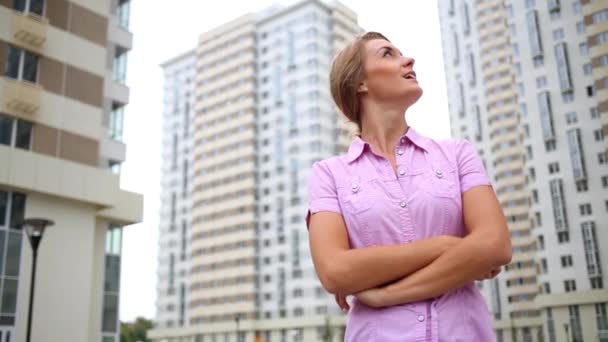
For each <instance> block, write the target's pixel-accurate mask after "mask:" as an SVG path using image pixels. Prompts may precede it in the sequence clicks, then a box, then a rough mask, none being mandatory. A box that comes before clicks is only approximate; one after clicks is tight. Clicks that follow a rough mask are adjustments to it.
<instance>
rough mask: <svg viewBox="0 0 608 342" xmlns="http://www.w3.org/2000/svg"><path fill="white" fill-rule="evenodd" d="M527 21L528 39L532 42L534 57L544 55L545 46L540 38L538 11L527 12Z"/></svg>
mask: <svg viewBox="0 0 608 342" xmlns="http://www.w3.org/2000/svg"><path fill="white" fill-rule="evenodd" d="M526 21H527V24H528V40H529V42H530V52H531V53H532V58H537V57H542V55H543V47H542V42H541V39H540V30H539V25H538V13H537V11H536V10H531V11H529V12H528V13H527V14H526Z"/></svg>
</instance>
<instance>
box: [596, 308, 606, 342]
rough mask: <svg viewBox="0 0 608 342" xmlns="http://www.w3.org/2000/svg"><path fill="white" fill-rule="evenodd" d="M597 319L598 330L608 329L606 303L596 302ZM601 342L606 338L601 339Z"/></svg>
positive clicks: (604, 341)
mask: <svg viewBox="0 0 608 342" xmlns="http://www.w3.org/2000/svg"><path fill="white" fill-rule="evenodd" d="M595 320H596V322H597V330H598V331H601V332H606V331H608V314H606V303H605V302H604V303H595ZM600 342H606V340H605V339H604V340H602V339H600Z"/></svg>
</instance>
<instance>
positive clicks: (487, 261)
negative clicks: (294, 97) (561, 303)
mask: <svg viewBox="0 0 608 342" xmlns="http://www.w3.org/2000/svg"><path fill="white" fill-rule="evenodd" d="M413 66H414V60H413V59H412V58H406V57H403V55H402V54H401V52H400V51H399V50H398V49H397V48H395V47H394V46H393V45H392V44H391V43H390V42H389V40H388V39H386V37H384V36H383V35H381V34H379V33H375V32H369V33H366V34H364V35H362V36H361V37H359V38H357V39H356V40H355V41H354V42H353V43H352V44H350V45H349V46H347V47H346V48H345V49H344V50H342V51H341V52H340V54H339V55H338V56H337V57H336V59H335V61H334V63H333V66H332V70H331V74H330V83H331V92H332V96H333V98H334V101H335V102H336V104H337V105H338V107H339V108H340V110H341V111H342V112H343V113H344V114H345V115H346V116H347V117H348V118H349V119H350V120H352V121H354V122H355V123H357V125H358V126H359V130H360V136H358V137H356V138H355V139H354V140H353V142H352V144H351V146H350V148H349V150H348V152H347V153H346V154H345V155H341V156H336V157H332V158H329V159H326V160H323V161H320V162H317V163H315V164H314V165H313V168H312V171H311V174H310V178H309V184H308V187H309V216H308V217H307V222H308V225H309V238H310V248H311V254H312V257H313V262H314V265H315V269H316V271H317V274H318V276H319V279H320V280H321V283H322V284H323V286H324V287H325V289H326V290H327V291H329V292H331V293H333V294H335V295H336V300H337V301H338V303H339V304H340V306H341V307H342V308H343V309H347V310H348V309H349V305H348V304H347V303H346V301H345V297H346V296H347V295H354V296H355V298H354V301H353V303H352V308H350V309H349V314H348V322H347V329H346V336H345V339H346V341H364V342H372V341H379V342H392V341H492V340H495V336H494V332H493V328H492V319H491V317H490V315H489V312H488V309H487V306H486V304H485V301H484V300H483V298H482V296H481V294H480V293H479V291H478V290H477V287H476V286H474V280H475V279H483V278H491V277H494V276H495V275H496V274H497V273H498V272H499V270H500V267H501V265H505V264H507V263H509V262H510V259H511V243H510V240H509V232H508V229H507V225H506V221H505V218H504V215H503V213H502V209H501V208H500V205H499V203H498V200H497V198H496V195H495V194H494V191H493V190H492V187H491V183H490V181H489V179H488V177H487V175H486V172H485V170H484V168H483V165H482V163H481V161H480V159H479V157H478V156H477V154H476V152H475V150H474V148H473V146H472V145H471V144H470V143H468V142H466V141H463V140H447V141H434V140H431V139H429V138H425V137H423V136H421V135H419V134H418V133H417V132H416V131H415V130H414V129H412V128H411V127H408V125H407V122H406V120H405V115H404V113H405V112H406V111H407V109H408V108H409V107H410V106H411V105H413V104H414V103H416V101H417V100H418V99H419V98H420V96H421V95H422V89H421V88H420V86H419V85H418V82H417V80H416V73H415V72H414V70H413Z"/></svg>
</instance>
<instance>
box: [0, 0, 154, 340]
mask: <svg viewBox="0 0 608 342" xmlns="http://www.w3.org/2000/svg"><path fill="white" fill-rule="evenodd" d="M23 3H24V6H25V8H14V7H13V5H14V2H13V1H7V0H3V1H0V70H2V72H3V73H2V75H0V165H2V167H0V255H1V257H0V263H2V267H1V268H2V272H0V289H1V290H0V291H2V296H0V297H1V298H2V299H1V301H2V304H1V306H2V308H3V310H2V312H3V313H2V315H0V316H2V317H0V334H1V335H0V340H2V341H22V340H24V339H25V333H26V324H27V316H28V305H29V293H30V275H31V271H32V270H31V262H32V259H31V258H32V253H31V248H30V245H29V243H28V241H27V237H26V236H25V233H24V232H23V231H22V230H21V229H20V228H19V227H18V226H17V225H16V223H17V222H18V221H19V220H21V219H23V218H32V217H44V218H48V219H50V220H53V221H54V222H55V225H54V226H53V227H51V228H49V229H48V230H47V232H46V233H45V236H44V239H43V240H42V242H41V246H40V249H39V251H38V255H39V257H38V268H37V274H36V284H35V293H36V296H35V300H34V309H33V317H34V318H33V320H34V321H33V329H32V340H33V341H35V340H47V341H102V342H109V341H118V340H119V330H120V328H119V324H118V301H119V274H120V249H121V230H122V227H123V226H125V225H129V224H133V223H136V222H139V221H140V220H141V215H142V205H143V203H142V202H143V201H142V197H141V195H139V194H135V193H131V192H128V191H124V190H122V189H120V186H119V174H118V172H117V170H116V168H115V169H114V170H111V169H110V165H111V164H112V165H118V164H120V163H121V162H123V161H124V148H125V147H124V143H122V142H121V141H120V140H119V139H118V140H117V139H114V138H111V137H110V134H111V133H112V131H113V130H114V129H115V128H116V127H110V123H109V122H108V119H109V117H111V116H112V115H113V114H110V109H111V108H116V107H121V106H124V105H126V102H127V101H128V88H126V86H124V84H118V82H124V79H122V80H114V79H112V73H110V74H109V75H108V72H107V70H112V69H114V68H115V67H116V66H115V65H114V64H113V62H114V55H115V50H117V49H119V48H120V49H123V50H125V51H128V50H129V49H130V48H131V46H130V44H131V43H130V42H131V39H132V38H131V36H132V35H131V33H129V32H128V28H127V27H126V26H124V25H125V22H124V21H123V22H121V24H122V25H123V26H121V27H119V26H118V21H117V19H116V18H117V15H118V14H119V13H120V12H121V11H122V13H120V14H122V15H123V20H124V18H126V17H128V13H125V12H124V11H127V12H128V5H129V4H128V1H120V2H119V1H117V0H104V1H87V0H73V1H65V0H58V1H41V2H38V1H24V2H23ZM37 4H42V5H41V7H37ZM125 15H126V16H125ZM108 33H110V34H108ZM108 77H109V78H110V79H108ZM106 85H108V87H122V90H119V91H118V92H115V93H113V94H112V93H109V92H108V91H107V90H106ZM125 95H126V96H125ZM113 120H114V121H116V120H115V119H113ZM116 125H117V126H119V127H122V116H121V117H120V122H119V123H118V122H116ZM113 171H114V172H113Z"/></svg>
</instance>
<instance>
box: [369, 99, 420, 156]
mask: <svg viewBox="0 0 608 342" xmlns="http://www.w3.org/2000/svg"><path fill="white" fill-rule="evenodd" d="M362 117H363V118H364V120H363V122H362V130H361V139H363V140H364V141H366V142H367V143H369V144H370V145H372V148H373V149H374V151H375V152H376V153H380V154H392V153H394V149H395V146H397V143H398V142H399V139H400V138H401V136H403V134H405V132H407V130H408V129H409V126H408V124H407V122H406V120H405V113H404V112H403V111H402V109H393V110H391V109H384V110H383V111H382V112H380V111H378V112H369V111H367V112H365V114H364V115H363V116H362Z"/></svg>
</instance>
